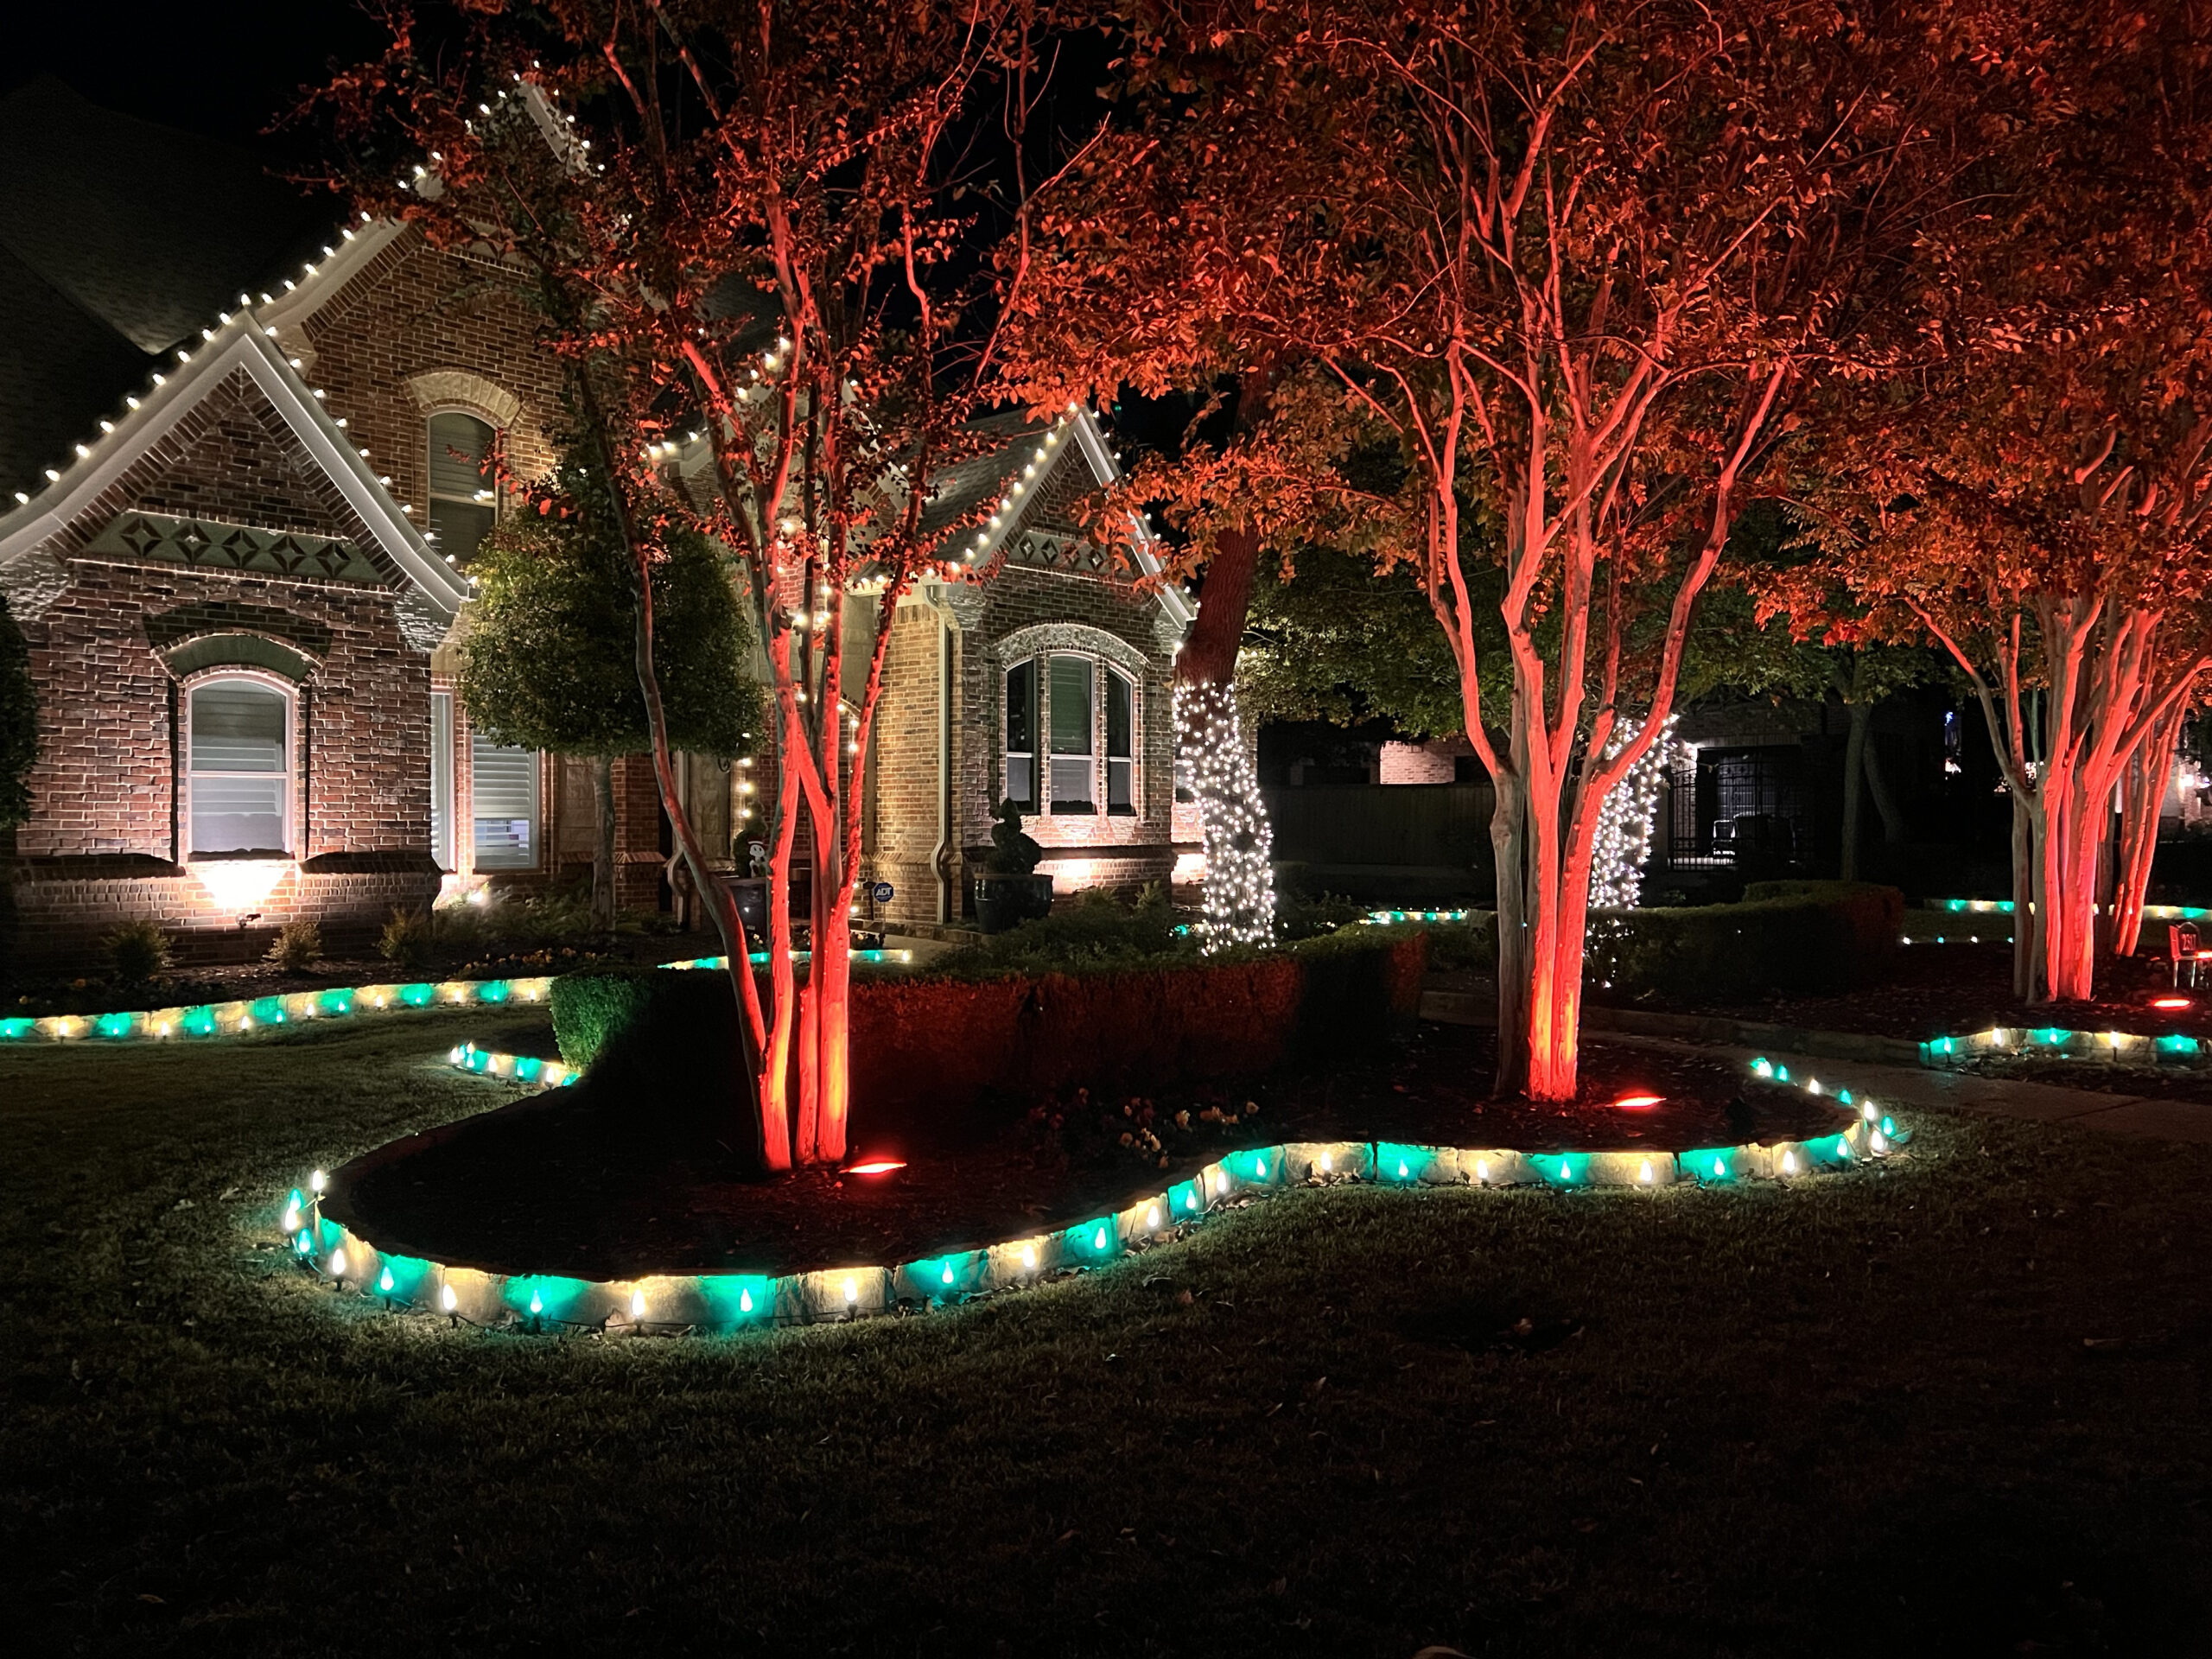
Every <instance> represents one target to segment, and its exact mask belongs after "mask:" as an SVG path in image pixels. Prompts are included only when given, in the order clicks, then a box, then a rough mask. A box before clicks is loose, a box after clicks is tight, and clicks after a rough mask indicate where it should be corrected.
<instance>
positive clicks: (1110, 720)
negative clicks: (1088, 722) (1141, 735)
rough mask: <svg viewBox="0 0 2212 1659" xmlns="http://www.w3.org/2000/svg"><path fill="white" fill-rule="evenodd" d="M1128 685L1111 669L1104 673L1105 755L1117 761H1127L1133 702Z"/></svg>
mask: <svg viewBox="0 0 2212 1659" xmlns="http://www.w3.org/2000/svg"><path fill="white" fill-rule="evenodd" d="M1129 693H1130V687H1129V683H1128V681H1127V680H1125V679H1123V678H1122V677H1121V676H1120V675H1119V674H1116V672H1115V671H1113V670H1112V669H1110V668H1109V669H1108V670H1107V671H1106V753H1107V754H1108V755H1109V756H1110V757H1112V758H1113V759H1115V760H1128V759H1129V725H1130V721H1129V715H1130V704H1131V702H1132V701H1133V699H1132V698H1131V696H1130V695H1129Z"/></svg>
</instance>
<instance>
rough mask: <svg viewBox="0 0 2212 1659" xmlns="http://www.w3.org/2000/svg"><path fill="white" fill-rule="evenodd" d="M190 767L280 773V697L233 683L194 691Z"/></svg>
mask: <svg viewBox="0 0 2212 1659" xmlns="http://www.w3.org/2000/svg"><path fill="white" fill-rule="evenodd" d="M192 769H193V771H194V772H282V771H283V770H284V698H283V695H282V694H281V693H279V692H276V691H271V690H269V689H268V688H267V687H265V686H258V685H249V684H245V683H243V682H240V681H238V680H218V681H217V682H215V683H213V684H212V685H203V686H201V687H200V688H199V689H198V690H195V691H194V692H193V694H192ZM262 844H264V845H268V844H270V843H267V842H264V843H262Z"/></svg>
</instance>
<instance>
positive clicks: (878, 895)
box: [869, 881, 897, 905]
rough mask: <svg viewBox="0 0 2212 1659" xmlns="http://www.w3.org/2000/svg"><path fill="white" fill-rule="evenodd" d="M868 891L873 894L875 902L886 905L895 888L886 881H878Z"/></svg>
mask: <svg viewBox="0 0 2212 1659" xmlns="http://www.w3.org/2000/svg"><path fill="white" fill-rule="evenodd" d="M869 891H870V892H871V893H873V894H874V898H875V902H876V903H877V904H879V905H887V904H889V903H890V902H891V895H892V894H893V893H894V892H896V891H897V889H895V888H894V887H892V885H891V884H890V883H889V882H888V881H879V882H877V883H876V884H875V886H874V887H872V888H870V889H869Z"/></svg>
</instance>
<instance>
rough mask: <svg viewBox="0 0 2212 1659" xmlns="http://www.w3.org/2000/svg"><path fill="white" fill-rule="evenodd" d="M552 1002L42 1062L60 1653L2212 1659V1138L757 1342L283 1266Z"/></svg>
mask: <svg viewBox="0 0 2212 1659" xmlns="http://www.w3.org/2000/svg"><path fill="white" fill-rule="evenodd" d="M542 1018H543V1015H542V1014H531V1013H521V1014H493V1013H490V1012H487V1011H484V1010H475V1011H468V1012H461V1013H456V1014H436V1013H426V1014H418V1015H407V1016H399V1017H394V1018H391V1019H386V1020H374V1021H363V1022H360V1023H359V1024H354V1025H350V1026H344V1027H325V1028H321V1029H318V1030H315V1031H297V1032H289V1033H270V1034H269V1035H268V1036H265V1037H258V1038H256V1039H251V1040H248V1041H244V1042H238V1043H226V1044H223V1045H220V1046H216V1045H208V1046H200V1047H194V1048H184V1049H147V1048H137V1047H132V1048H111V1049H99V1048H92V1047H82V1048H58V1049H24V1050H12V1051H8V1052H0V1372H4V1376H5V1387H4V1399H5V1402H6V1412H5V1419H4V1424H3V1425H0V1515H4V1517H5V1522H4V1524H5V1529H6V1534H5V1538H4V1547H5V1551H6V1554H5V1560H6V1561H7V1563H8V1574H7V1578H8V1582H9V1583H10V1585H11V1586H13V1589H12V1592H11V1593H10V1596H9V1598H8V1606H7V1623H8V1626H9V1627H10V1628H11V1629H13V1630H16V1632H17V1634H16V1637H14V1638H13V1639H12V1641H11V1643H10V1645H11V1646H12V1647H13V1648H14V1649H15V1650H16V1651H18V1652H35V1653H40V1654H45V1653H60V1652H68V1651H101V1652H106V1651H128V1652H130V1653H133V1654H137V1653H154V1652H169V1651H176V1650H188V1651H208V1652H222V1653H225V1654H260V1653H269V1654H287V1655H289V1654H297V1653H302V1652H307V1651H311V1650H315V1649H327V1650H331V1651H339V1652H345V1653H347V1654H382V1653H405V1654H409V1655H410V1656H419V1655H423V1654H427V1653H436V1652H444V1651H449V1650H452V1649H457V1648H461V1647H463V1646H464V1645H465V1646H466V1647H467V1649H469V1650H471V1651H473V1652H479V1653H503V1652H509V1651H527V1652H549V1653H550V1652H565V1651H572V1650H575V1649H588V1648H610V1649H611V1648H616V1647H622V1648H625V1649H637V1650H646V1649H654V1648H658V1649H662V1650H666V1651H691V1650H701V1651H714V1652H717V1653H748V1654H749V1653H755V1652H766V1653H786V1652H788V1653H792V1654H805V1655H810V1656H811V1655H820V1654H834V1653H854V1654H861V1655H903V1654H945V1655H957V1656H961V1659H974V1656H978V1655H982V1656H991V1655H996V1654H1006V1655H1013V1656H1022V1659H1028V1656H1044V1655H1059V1654H1093V1653H1096V1654H1101V1655H1104V1654H1112V1655H1116V1656H1128V1655H1147V1654H1171V1653H1172V1654H1192V1655H1209V1656H1211V1655H1221V1654H1246V1653H1250V1654H1268V1655H1278V1654H1281V1655H1299V1654H1314V1655H1332V1656H1334V1655H1363V1654H1378V1655H1395V1656H1410V1655H1411V1654H1412V1653H1413V1652H1414V1650H1415V1649H1418V1648H1419V1647H1421V1645H1422V1644H1424V1643H1446V1644H1449V1645H1451V1646H1452V1647H1456V1648H1459V1649H1464V1650H1465V1651H1466V1652H1468V1653H1471V1654H1483V1655H1517V1654H1555V1655H1576V1656H1584V1655H1607V1656H1612V1655H1630V1654H1637V1655H1641V1654H1669V1655H1676V1654H1679V1655H1693V1654H1694V1655H1700V1656H1703V1655H1713V1654H1728V1655H1742V1654H1754V1653H1757V1654H1791V1655H1798V1654H1827V1653H1836V1654H1862V1653H1877V1652H1879V1653H1894V1652H1907V1651H1910V1652H1929V1653H1960V1654H1990V1655H2000V1654H2002V1655H2011V1654H2015V1653H2052V1652H2063V1653H2075V1652H2081V1653H2087V1652H2093V1651H2094V1652H2101V1653H2161V1654H2165V1653H2174V1654H2178V1653H2184V1652H2203V1651H2205V1650H2206V1646H2205V1644H2206V1642H2207V1637H2206V1636H2205V1630H2206V1629H2207V1628H2208V1627H2207V1624H2206V1618H2207V1614H2208V1611H2212V1605H2209V1604H2212V1596H2208V1593H2207V1592H2208V1589H2209V1588H2212V1511H2209V1510H2208V1494H2212V1434H2209V1433H2208V1398H2207V1370H2208V1366H2212V1271H2208V1269H2212V1196H2208V1195H2212V1149H2207V1148H2197V1147H2167V1146H2164V1145H2159V1144H2156V1143H2152V1142H2145V1141H2130V1140H2126V1139H2122V1138H2120V1137H2109V1138H2106V1137H2098V1136H2094V1135H2086V1134H2079V1133H2069V1132H2067V1131H2064V1130H2059V1129H2029V1128H2018V1127H2014V1126H2012V1125H2008V1124H1999V1123H1984V1122H1974V1121H1966V1120H1951V1119H1943V1118H1923V1119H1921V1120H1919V1128H1920V1135H1919V1139H1918V1140H1917V1141H1916V1143H1915V1147H1914V1149H1913V1155H1912V1156H1911V1157H1910V1158H1909V1159H1905V1160H1899V1161H1897V1162H1896V1163H1894V1164H1892V1165H1891V1166H1888V1167H1887V1168H1885V1169H1883V1170H1881V1171H1878V1172H1867V1173H1859V1174H1857V1175H1853V1176H1847V1177H1844V1178H1840V1179H1833V1180H1826V1181H1821V1182H1815V1183H1811V1184H1808V1185H1804V1186H1802V1187H1799V1188H1796V1189H1793V1190H1789V1191H1782V1190H1777V1189H1775V1188H1771V1187H1748V1188H1744V1189H1740V1190H1735V1191H1725V1192H1701V1191H1697V1190H1694V1189H1690V1190H1678V1191H1669V1192H1662V1193H1658V1194H1649V1193H1637V1192H1580V1193H1575V1194H1572V1195H1557V1194H1552V1193H1547V1192H1514V1193H1496V1192H1470V1191H1464V1190H1462V1191H1434V1192H1421V1193H1414V1194H1408V1193H1404V1192H1378V1191H1375V1190H1371V1189H1354V1190H1345V1189H1339V1190H1337V1191H1334V1192H1326V1193H1319V1192H1298V1193H1294V1194H1291V1195H1288V1196H1286V1197H1283V1198H1278V1199H1275V1200H1273V1201H1271V1202H1269V1203H1267V1204H1264V1205H1259V1206H1257V1207H1255V1209H1253V1210H1251V1211H1247V1212H1245V1213H1243V1214H1242V1215H1239V1216H1234V1217H1228V1218H1226V1219H1224V1220H1223V1221H1221V1222H1218V1223H1217V1224H1212V1225H1211V1226H1210V1227H1208V1228H1206V1229H1205V1230H1202V1231H1201V1232H1200V1233H1199V1235H1198V1236H1197V1237H1196V1238H1195V1239H1193V1240H1192V1241H1190V1242H1187V1243H1182V1244H1179V1245H1175V1246H1172V1247H1169V1248H1166V1249H1161V1250H1159V1251H1156V1252H1154V1253H1151V1254H1149V1255H1145V1256H1142V1257H1141V1258H1138V1259H1135V1260H1133V1261H1130V1262H1126V1263H1124V1264H1122V1265H1120V1266H1117V1267H1116V1268H1112V1269H1109V1270H1108V1271H1105V1272H1103V1273H1100V1274H1094V1275H1091V1276H1089V1277H1086V1278H1083V1279H1080V1280H1077V1281H1070V1282H1067V1283H1064V1284H1061V1285H1058V1286H1055V1287H1050V1288H1046V1289H1043V1290H1040V1291H1037V1292H1033V1293H1029V1294H1022V1295H1019V1296H1014V1297H1008V1298H1005V1299H1001V1300H995V1301H991V1302H988V1303H986V1304H983V1305H982V1306H975V1307H971V1308H969V1309H967V1310H963V1311H961V1312H957V1313H949V1314H941V1315H932V1316H931V1317H929V1318H927V1319H918V1320H906V1321H893V1320H881V1321H876V1322H874V1323H868V1324H862V1325H856V1326H852V1327H843V1328H824V1329H817V1330H812V1331H792V1332H783V1333H780V1334H776V1335H771V1336H766V1337H750V1338H732V1339H721V1338H715V1339H699V1338H692V1339H682V1340H668V1341H655V1340H626V1341H613V1342H599V1341H593V1340H590V1339H587V1338H568V1339H555V1338H524V1337H510V1336H497V1335H486V1334H481V1333H476V1332H467V1331H461V1332H454V1331H450V1330H448V1329H446V1328H445V1327H444V1326H442V1325H439V1324H436V1323H435V1322H433V1321H431V1320H429V1319H399V1318H393V1317H391V1316H388V1315H385V1314H384V1313H381V1312H378V1311H375V1310H373V1309H372V1307H370V1306H367V1305H365V1304H364V1303H362V1302H360V1301H359V1300H339V1299H337V1298H335V1297H334V1296H333V1295H332V1294H330V1293H328V1292H327V1290H324V1289H321V1288H319V1287H317V1285H316V1284H315V1282H314V1281H310V1280H309V1279H308V1277H307V1276H306V1275H304V1274H301V1273H300V1272H298V1270H297V1269H296V1268H293V1267H292V1266H291V1265H290V1264H289V1262H288V1260H287V1259H286V1257H285V1255H283V1252H282V1251H281V1249H276V1248H272V1246H274V1245H275V1244H276V1240H275V1236H274V1225H275V1216H276V1213H277V1207H278V1205H279V1203H280V1201H281V1195H282V1192H283V1189H285V1188H286V1187H288V1186H289V1185H291V1184H292V1183H293V1182H294V1181H295V1180H296V1179H298V1178H299V1176H300V1175H302V1173H304V1172H305V1171H306V1170H307V1169H308V1167H309V1166H311V1165H314V1164H317V1163H321V1164H324V1165H333V1164H335V1163H337V1162H338V1161H340V1160H342V1159H344V1158H346V1157H347V1156H349V1155H351V1154H354V1153H356V1152H359V1151H361V1150H363V1149H365V1148H366V1147H370V1146H372V1145H374V1144H376V1143H378V1142H379V1141H383V1140H385V1139H388V1138H390V1137H391V1136H392V1135H396V1134H398V1133H401V1132H404V1131H407V1130H410V1129H414V1128H421V1127H423V1126H426V1125H428V1124H430V1123H434V1122H440V1121H442V1120H445V1119H448V1118H450V1117H452V1116H457V1115H459V1114H461V1113H465V1112H467V1111H470V1110H474V1109H480V1108H482V1107H484V1106H486V1105H489V1104H492V1103H494V1102H496V1101H498V1100H499V1099H503V1098H505V1097H507V1096H506V1095H505V1091H504V1090H499V1089H497V1088H493V1087H491V1086H487V1085H486V1084H482V1083H480V1082H477V1081H474V1080H472V1079H468V1078H465V1077H461V1076H459V1075H457V1074H455V1073H454V1072H451V1071H448V1070H446V1069H445V1068H444V1067H443V1066H442V1065H439V1064H437V1063H436V1057H437V1056H439V1055H441V1054H442V1052H443V1050H444V1049H445V1048H446V1047H447V1046H449V1045H450V1044H452V1043H454V1042H456V1041H459V1040H461V1039H462V1038H463V1037H474V1038H476V1039H479V1040H480V1041H483V1042H485V1043H486V1044H487V1045H488V1046H497V1044H498V1042H499V1039H500V1038H501V1037H502V1035H503V1034H506V1033H512V1032H516V1031H519V1030H520V1029H522V1028H523V1027H524V1026H526V1025H527V1024H529V1023H530V1022H531V1020H533V1019H537V1020H542ZM1840 1080H1842V1081H1847V1080H1848V1079H1847V1078H1844V1079H1840ZM1437 1138H1438V1139H1440V1140H1445V1139H1450V1138H1452V1134H1451V1130H1450V1128H1449V1126H1446V1125H1440V1126H1439V1129H1438V1134H1437ZM1185 1289H1187V1290H1189V1291H1190V1292H1191V1293H1192V1300H1191V1301H1190V1302H1189V1303H1188V1304H1187V1305H1186V1304H1185V1303H1184V1302H1183V1301H1182V1300H1180V1298H1179V1292H1180V1291H1182V1290H1185ZM1524 1322H1525V1323H1524Z"/></svg>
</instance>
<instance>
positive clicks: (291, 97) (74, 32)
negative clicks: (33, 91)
mask: <svg viewBox="0 0 2212 1659" xmlns="http://www.w3.org/2000/svg"><path fill="white" fill-rule="evenodd" d="M382 39H383V34H382V31H381V30H380V29H378V26H377V25H376V24H375V23H374V22H372V21H371V20H370V18H369V17H368V16H367V15H366V14H365V13H364V12H363V11H362V10H361V8H360V7H359V5H357V4H354V3H352V0H226V3H222V4H211V3H208V0H191V3H183V4H171V5H157V4H147V3H131V4H121V5H46V6H41V7H35V8H34V7H22V8H20V9H17V10H16V11H15V14H14V16H11V17H10V21H9V25H8V49H7V51H6V53H5V54H3V55H0V92H12V91H13V90H15V88H16V87H17V86H21V85H22V84H23V83H24V82H25V81H28V80H31V79H35V78H36V77H38V76H40V75H41V74H53V75H58V76H60V78H61V79H63V80H66V81H67V82H68V83H69V85H70V86H73V87H74V88H76V90H77V91H78V92H80V93H82V94H83V95H84V96H85V97H86V98H88V99H91V100H92V102H93V103H95V104H99V105H105V107H107V108H109V109H114V110H123V111H128V112H130V113H131V114H133V115H138V116H143V117H144V118H147V119H149V120H153V121H159V122H161V123H162V124H164V125H167V126H172V127H181V128H183V129H185V130H187V131H189V132H198V133H204V134H206V135H207V136H208V137H214V138H223V139H227V140H229V141H230V142H232V143H237V144H241V145H245V146H248V147H251V148H255V149H264V148H270V143H269V141H267V140H265V139H262V138H260V137H258V135H259V134H260V132H261V131H262V130H263V129H264V128H265V127H267V126H268V125H269V124H270V122H271V121H272V120H273V119H275V118H277V116H279V115H281V114H282V113H283V111H285V110H287V109H288V108H289V107H290V106H291V105H292V104H293V103H294V102H295V101H296V88H298V87H299V86H301V85H302V83H303V82H311V81H321V79H323V78H324V76H325V74H326V73H327V70H328V68H329V67H330V65H331V62H332V60H334V59H337V60H344V61H348V62H350V61H355V60H359V59H361V58H364V57H366V56H369V55H370V54H372V53H373V52H374V51H375V50H376V49H377V47H378V43H379V41H381V40H382ZM279 148H280V149H281V148H282V147H281V146H280V147H279Z"/></svg>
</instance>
